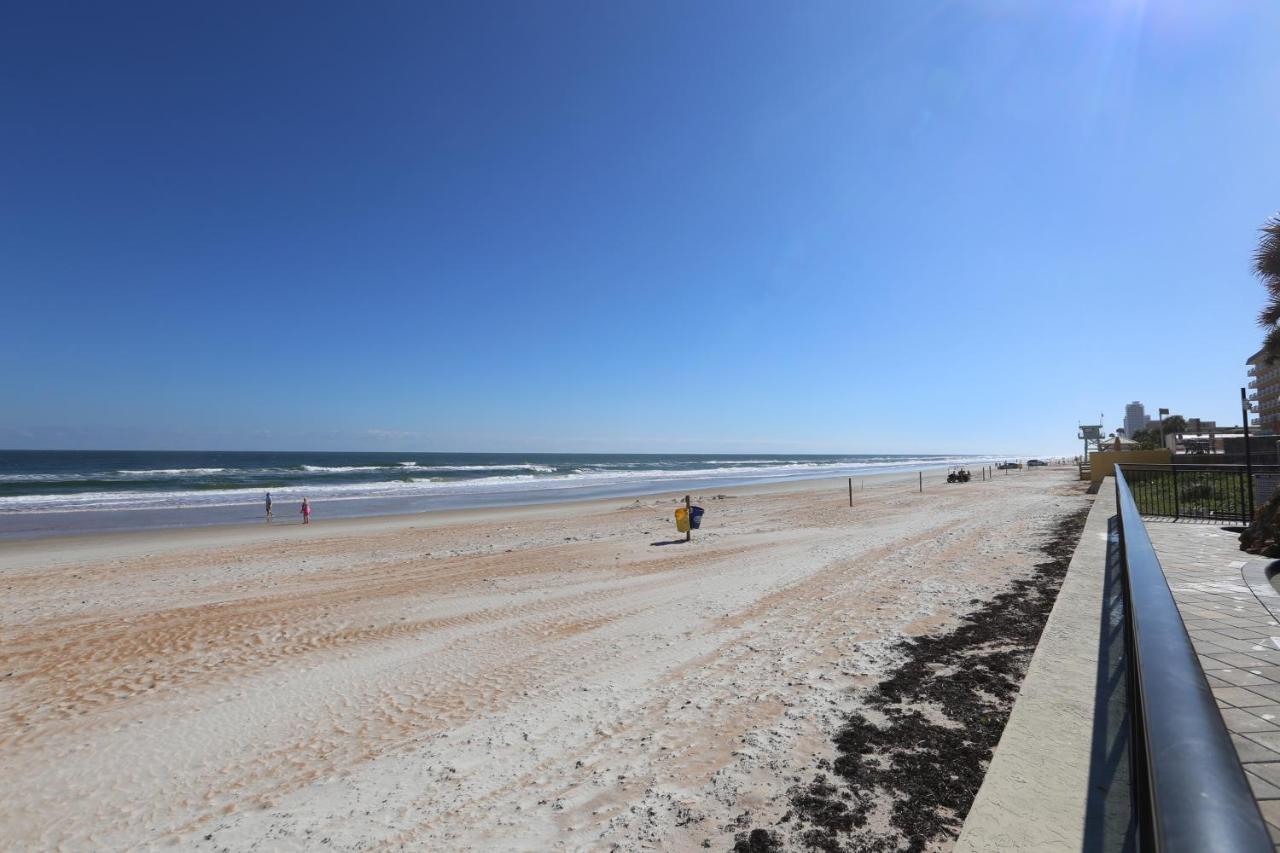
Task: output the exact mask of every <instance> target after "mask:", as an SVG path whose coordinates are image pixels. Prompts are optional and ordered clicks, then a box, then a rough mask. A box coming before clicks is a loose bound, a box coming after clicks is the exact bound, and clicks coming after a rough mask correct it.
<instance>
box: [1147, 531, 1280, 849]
mask: <svg viewBox="0 0 1280 853" xmlns="http://www.w3.org/2000/svg"><path fill="white" fill-rule="evenodd" d="M1146 527H1147V531H1148V533H1150V535H1151V543H1152V545H1154V546H1155V549H1156V555H1157V556H1158V557H1159V558H1160V565H1161V566H1163V567H1164V573H1165V577H1166V578H1168V581H1169V588H1170V589H1171V590H1172V591H1173V597H1174V600H1175V601H1177V603H1178V609H1179V610H1180V611H1181V613H1182V620H1183V622H1184V623H1186V626H1187V632H1188V633H1189V634H1190V635H1191V642H1192V645H1194V646H1195V650H1196V653H1197V654H1198V655H1199V656H1200V663H1201V665H1202V666H1203V667H1204V673H1205V676H1206V677H1207V678H1208V680H1209V686H1210V687H1211V688H1213V694H1214V696H1215V697H1216V698H1217V700H1218V708H1219V709H1220V710H1221V711H1222V719H1223V721H1224V722H1225V723H1226V724H1227V730H1228V731H1229V732H1230V733H1231V740H1232V742H1233V743H1235V746H1236V753H1237V754H1238V755H1239V756H1240V761H1241V763H1242V764H1243V765H1244V769H1245V775H1247V776H1248V778H1249V784H1250V786H1252V788H1253V793H1254V796H1255V797H1257V799H1258V806H1259V808H1260V809H1261V810H1262V816H1263V817H1264V818H1265V819H1266V821H1267V828H1268V829H1269V830H1270V831H1271V839H1272V841H1274V842H1276V843H1277V849H1278V850H1280V619H1278V618H1277V614H1280V593H1277V592H1276V590H1275V588H1274V587H1273V586H1272V585H1271V582H1270V580H1269V579H1268V577H1267V568H1268V567H1269V566H1270V565H1271V563H1272V561H1271V560H1267V559H1264V558H1260V557H1252V556H1251V555H1249V554H1246V553H1244V552H1243V551H1241V550H1239V538H1238V537H1237V535H1236V534H1234V533H1230V532H1227V531H1225V530H1221V529H1220V528H1217V527H1214V526H1212V525H1207V524H1200V523H1187V522H1170V521H1159V520H1148V521H1147V522H1146ZM1277 581H1280V577H1278V578H1277Z"/></svg>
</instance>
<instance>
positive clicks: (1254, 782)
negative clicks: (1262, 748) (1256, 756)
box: [1244, 764, 1280, 802]
mask: <svg viewBox="0 0 1280 853" xmlns="http://www.w3.org/2000/svg"><path fill="white" fill-rule="evenodd" d="M1261 766H1264V765H1260V764H1250V765H1249V766H1248V767H1246V768H1245V774H1244V777H1245V778H1246V779H1248V780H1249V788H1250V789H1251V790H1252V791H1253V798H1254V799H1255V800H1257V801H1258V802H1262V801H1263V800H1280V788H1277V787H1276V786H1275V785H1273V784H1271V783H1270V782H1268V781H1266V780H1265V779H1262V778H1261V777H1259V776H1256V775H1254V774H1253V773H1251V772H1249V771H1250V770H1252V769H1253V768H1254V767H1261Z"/></svg>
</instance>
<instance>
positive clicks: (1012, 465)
mask: <svg viewBox="0 0 1280 853" xmlns="http://www.w3.org/2000/svg"><path fill="white" fill-rule="evenodd" d="M1021 467H1022V463H1021V462H1001V463H1000V464H999V465H997V466H996V470H997V471H1012V470H1015V469H1020V468H1021Z"/></svg>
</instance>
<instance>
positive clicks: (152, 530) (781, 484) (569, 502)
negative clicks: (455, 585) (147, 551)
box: [0, 461, 1058, 555]
mask: <svg viewBox="0 0 1280 853" xmlns="http://www.w3.org/2000/svg"><path fill="white" fill-rule="evenodd" d="M986 464H994V463H991V462H989V461H984V462H982V463H981V464H980V465H979V466H975V467H981V465H986ZM953 467H956V466H955V465H954V464H938V465H928V466H918V467H913V468H911V469H910V470H906V471H888V472H878V473H869V474H860V475H840V476H837V477H830V476H821V477H812V478H805V477H792V478H788V479H785V480H773V481H763V482H762V481H747V482H743V483H739V484H733V483H725V482H722V483H712V484H709V485H708V484H705V483H697V482H694V483H691V484H689V485H688V486H683V487H681V488H679V489H669V488H668V489H660V490H646V489H645V488H644V484H637V488H638V489H640V490H638V491H637V490H634V489H629V490H625V491H618V492H617V493H612V492H611V493H609V494H607V495H578V496H572V495H564V496H562V497H555V496H553V495H550V494H547V493H542V492H539V493H533V494H534V495H536V497H534V498H533V499H527V498H520V497H517V498H515V499H511V500H502V499H498V500H494V501H486V502H482V503H479V504H477V505H474V506H453V507H450V506H445V507H440V508H432V509H409V510H405V509H387V510H384V511H374V512H365V513H350V514H339V515H334V516H326V515H324V510H325V508H326V507H332V506H333V505H335V504H339V503H368V504H371V505H374V506H375V507H376V502H377V499H368V500H367V501H364V500H362V501H350V500H348V501H339V500H322V501H312V512H313V517H312V522H311V524H310V525H308V527H309V528H316V527H323V528H326V529H331V528H332V527H333V526H334V525H339V524H342V525H348V526H349V525H351V524H353V523H357V522H366V521H379V520H381V521H386V522H388V523H395V522H399V523H406V522H407V521H408V520H413V519H421V520H423V523H425V519H427V518H432V517H437V516H438V517H440V518H441V519H442V520H441V521H440V522H439V523H447V522H448V520H449V519H459V520H467V519H468V518H469V517H470V515H469V514H480V515H481V516H483V515H484V514H486V513H493V512H500V511H514V510H526V511H530V512H538V511H543V512H545V511H549V510H550V508H552V507H566V506H570V507H572V506H578V507H583V508H590V507H592V506H595V505H597V504H603V503H607V502H611V501H617V500H628V499H646V500H652V499H658V498H665V497H668V496H676V495H679V496H683V495H685V494H693V493H695V492H697V493H705V492H715V493H717V494H719V493H723V492H725V491H726V490H733V491H735V492H738V493H742V494H756V493H759V492H761V491H769V490H773V491H777V492H782V493H786V492H789V491H791V490H800V491H807V490H809V489H811V488H817V487H819V486H817V485H812V484H830V483H846V481H847V480H848V479H850V478H851V477H852V479H853V480H854V481H855V483H854V487H855V489H857V488H858V484H859V482H864V483H866V484H867V485H870V486H876V485H881V484H884V483H887V482H893V481H895V480H904V481H905V480H907V479H915V477H916V476H917V475H918V473H920V472H924V473H925V474H926V479H928V476H929V472H935V476H936V472H945V471H946V469H948V468H953ZM1056 467H1058V466H1050V468H1049V469H1046V470H1051V469H1052V468H1056ZM1024 470H1025V469H1024ZM944 476H945V474H944ZM386 503H389V502H386ZM254 506H255V508H256V509H257V511H259V512H260V511H261V510H260V507H257V505H254ZM276 507H277V512H276V514H275V520H274V521H272V522H270V523H268V522H266V520H265V518H264V517H263V516H262V515H261V514H259V515H256V516H253V518H254V520H248V519H247V518H245V517H243V516H241V517H238V518H228V519H226V520H220V519H217V518H215V519H213V520H207V521H203V522H199V521H194V517H195V516H197V515H199V514H203V515H204V516H206V517H207V516H208V515H209V513H208V510H202V509H197V508H174V509H169V510H149V509H120V510H80V511H67V512H58V513H36V512H32V513H12V514H7V515H6V514H0V555H3V554H5V553H6V552H7V551H8V550H10V548H9V546H12V545H16V544H19V543H34V542H42V541H50V540H52V541H55V542H56V541H58V540H63V539H81V540H87V539H97V538H99V537H101V538H102V539H103V540H104V541H113V540H114V539H115V538H117V537H123V536H130V535H132V536H139V535H146V534H154V535H159V534H163V533H170V534H184V533H187V532H191V531H204V532H208V531H213V530H226V531H240V532H242V533H246V534H250V535H251V538H257V537H256V536H252V534H251V533H250V532H251V531H262V530H263V529H264V528H266V529H276V528H280V529H287V528H290V527H301V526H302V525H301V522H300V521H299V520H298V519H297V518H295V516H296V512H295V509H296V504H295V503H294V502H292V501H290V502H288V503H285V502H283V501H278V502H277V503H276ZM285 507H287V509H285ZM246 508H247V507H246V505H239V506H237V507H235V508H234V509H235V510H244V509H246ZM156 513H163V514H166V515H172V516H177V515H180V514H182V515H188V516H191V517H193V523H170V524H149V525H148V524H139V525H124V524H121V525H118V526H106V527H100V528H97V529H94V528H89V529H79V530H67V529H58V528H43V529H23V530H6V527H5V526H6V523H13V522H14V521H16V519H17V518H20V517H27V518H33V519H37V520H38V519H41V518H47V517H48V516H51V515H57V516H60V517H63V518H65V517H67V516H76V517H77V518H82V519H93V518H96V517H98V516H101V517H104V518H107V519H109V520H120V521H125V520H127V519H128V518H130V517H131V516H132V517H137V516H139V515H141V516H146V515H152V514H156Z"/></svg>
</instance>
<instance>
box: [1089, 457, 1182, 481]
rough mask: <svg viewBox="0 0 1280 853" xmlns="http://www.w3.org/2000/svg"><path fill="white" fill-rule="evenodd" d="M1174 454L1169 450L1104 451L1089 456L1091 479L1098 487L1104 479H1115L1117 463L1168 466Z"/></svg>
mask: <svg viewBox="0 0 1280 853" xmlns="http://www.w3.org/2000/svg"><path fill="white" fill-rule="evenodd" d="M1172 461H1173V454H1172V453H1170V452H1169V451H1167V450H1102V451H1099V452H1097V453H1090V454H1089V479H1090V481H1091V482H1092V483H1093V484H1094V485H1095V486H1096V485H1098V484H1100V483H1101V482H1102V479H1103V478H1104V477H1114V476H1115V474H1116V463H1117V462H1119V463H1120V464H1121V465H1123V464H1125V463H1126V462H1132V463H1134V464H1135V465H1168V464H1170V463H1171V462H1172Z"/></svg>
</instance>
